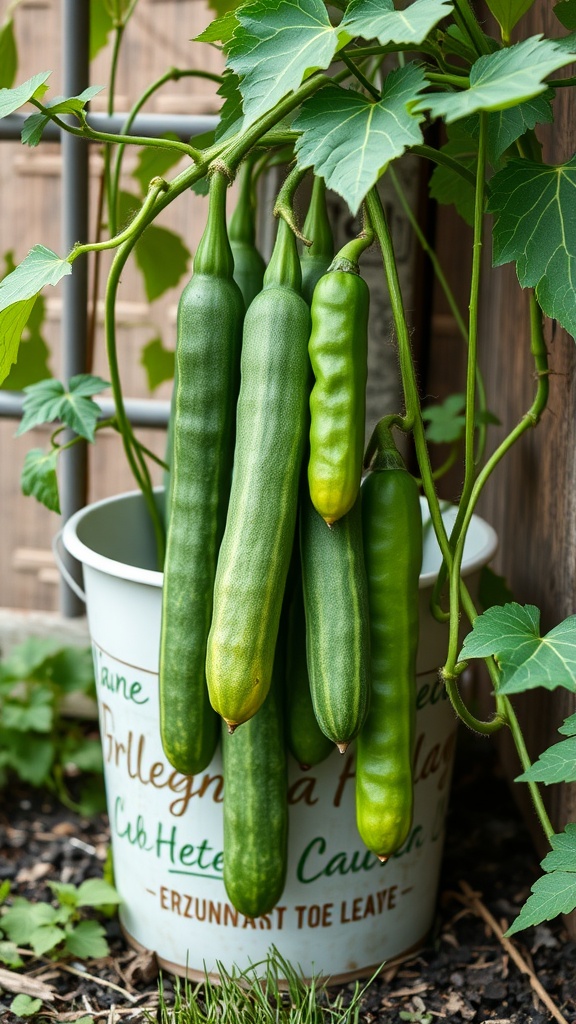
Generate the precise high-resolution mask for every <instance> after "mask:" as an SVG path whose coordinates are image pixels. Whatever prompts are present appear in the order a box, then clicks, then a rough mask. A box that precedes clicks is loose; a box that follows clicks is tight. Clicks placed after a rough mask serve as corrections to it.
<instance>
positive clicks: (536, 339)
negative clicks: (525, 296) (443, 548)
mask: <svg viewBox="0 0 576 1024" xmlns="http://www.w3.org/2000/svg"><path fill="white" fill-rule="evenodd" d="M530 326H531V341H530V348H531V352H532V355H533V356H534V361H535V364H536V376H537V379H538V385H537V389H536V395H535V397H534V401H533V403H532V405H531V406H530V409H529V410H528V412H527V413H525V415H524V416H523V417H522V419H521V420H520V422H519V423H517V424H516V426H515V427H514V429H513V430H511V431H510V433H509V434H508V436H507V437H505V438H504V440H503V441H502V443H501V444H500V445H499V446H498V448H496V450H495V451H494V452H493V454H492V455H491V457H490V458H489V459H488V461H487V462H486V465H485V466H484V467H483V468H482V470H481V471H480V473H479V474H478V477H477V478H476V481H475V483H474V486H473V488H472V491H471V493H470V498H469V500H468V503H467V506H466V512H465V515H464V519H463V523H462V529H461V531H460V535H459V537H458V540H457V543H456V547H455V550H454V560H455V561H457V560H459V561H460V562H461V561H462V554H463V551H464V541H465V539H466V532H467V530H468V527H469V525H470V520H471V518H472V515H473V513H474V509H475V508H476V505H477V503H478V500H479V498H480V495H481V493H482V489H483V487H484V485H485V484H486V482H487V480H488V478H489V477H490V475H491V474H492V473H493V472H494V470H495V469H496V466H497V465H498V463H499V462H500V461H501V460H502V459H503V458H504V456H505V455H506V454H507V452H509V451H510V449H511V448H512V447H513V445H514V444H516V442H517V441H518V440H519V439H520V438H521V437H522V435H523V434H525V433H526V431H527V430H530V429H531V428H532V427H535V426H536V425H537V424H538V423H539V422H540V419H541V417H542V413H543V412H544V409H545V408H546V405H547V403H548V395H549V391H550V382H549V375H550V370H549V368H548V352H547V350H546V343H545V341H544V334H543V329H542V311H541V309H540V306H539V305H538V302H537V301H536V298H535V296H534V293H531V295H530Z"/></svg>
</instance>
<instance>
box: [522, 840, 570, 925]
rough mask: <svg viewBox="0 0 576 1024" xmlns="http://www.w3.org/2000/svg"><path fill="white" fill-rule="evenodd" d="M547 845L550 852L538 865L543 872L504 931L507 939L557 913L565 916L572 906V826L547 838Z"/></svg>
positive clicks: (549, 918)
mask: <svg viewBox="0 0 576 1024" xmlns="http://www.w3.org/2000/svg"><path fill="white" fill-rule="evenodd" d="M550 845H551V846H552V851H551V852H550V853H548V854H547V855H546V857H545V858H544V860H543V861H542V864H541V867H542V868H544V871H546V872H547V873H546V874H544V875H541V876H540V878H538V879H536V881H535V882H534V885H533V886H532V895H531V896H529V897H528V899H527V901H526V903H525V904H524V906H523V907H522V910H521V911H520V913H519V915H518V917H517V918H516V920H515V921H514V922H513V923H512V925H511V926H510V928H509V929H508V931H507V932H506V935H507V936H509V935H514V934H515V932H519V931H521V930H522V929H523V928H529V927H530V926H531V925H535V924H540V923H541V922H542V921H550V920H552V918H554V917H557V916H558V914H569V913H570V912H571V911H572V910H574V908H575V907H576V824H569V825H567V826H566V829H565V831H564V832H561V833H559V834H557V835H553V836H551V837H550Z"/></svg>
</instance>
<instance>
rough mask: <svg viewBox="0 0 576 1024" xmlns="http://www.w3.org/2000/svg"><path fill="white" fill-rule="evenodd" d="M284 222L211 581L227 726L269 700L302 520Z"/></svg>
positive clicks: (212, 648) (217, 699) (247, 348)
mask: <svg viewBox="0 0 576 1024" xmlns="http://www.w3.org/2000/svg"><path fill="white" fill-rule="evenodd" d="M300 280H301V277H300V264H299V262H298V252H297V248H296V242H295V239H294V236H293V234H292V232H291V231H290V228H289V227H288V226H287V225H286V224H285V223H284V221H280V224H279V227H278V235H277V239H276V244H275V247H274V252H273V255H272V259H271V262H270V265H269V267H268V269H267V271H266V275H265V278H264V289H263V291H261V292H260V294H259V295H257V296H256V298H255V299H254V301H253V302H252V304H251V306H250V308H249V309H248V311H247V313H246V319H245V322H244V335H243V344H242V362H241V385H240V395H239V398H238V410H237V431H236V448H235V453H234V472H233V478H232V489H231V494H230V504H229V508H228V516H227V520H226V529H225V531H224V537H223V539H222V545H221V548H220V554H219V556H218V568H217V572H216V580H215V584H214V609H213V615H212V625H211V628H210V635H209V638H208V648H207V657H206V675H207V680H208V687H209V692H210V700H211V702H212V706H213V707H214V708H215V709H216V711H217V712H218V713H219V714H220V715H221V716H222V718H224V719H225V721H226V722H228V724H229V725H230V726H232V727H233V726H235V725H238V724H240V723H241V722H245V721H247V720H248V719H249V718H250V717H251V716H252V715H254V714H255V713H256V711H257V710H258V708H259V707H260V706H261V705H262V703H263V702H264V699H265V697H266V694H267V693H268V689H269V687H270V680H271V677H272V667H273V662H274V650H275V646H276V637H277V634H278V625H279V622H280V612H281V608H282V600H283V597H284V588H285V583H286V576H287V572H288V566H289V563H290V556H291V551H292V544H293V539H294V530H295V522H296V511H297V504H298V485H299V478H300V469H301V464H302V455H303V451H304V445H305V441H306V427H307V402H308V384H309V362H308V335H309V331H310V313H309V310H308V306H307V305H306V303H305V302H304V299H303V298H302V296H301V295H300V294H299V292H298V290H297V289H298V288H299V285H300Z"/></svg>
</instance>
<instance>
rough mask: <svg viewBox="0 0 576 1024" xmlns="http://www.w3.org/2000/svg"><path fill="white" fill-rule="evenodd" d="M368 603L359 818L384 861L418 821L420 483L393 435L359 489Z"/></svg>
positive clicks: (358, 759) (358, 750)
mask: <svg viewBox="0 0 576 1024" xmlns="http://www.w3.org/2000/svg"><path fill="white" fill-rule="evenodd" d="M361 495H362V520H363V533H364V551H365V559H366V570H367V575H368V594H369V602H370V635H371V663H372V689H371V699H370V710H369V712H368V715H367V718H366V721H365V723H364V725H363V727H362V729H361V731H360V735H359V736H358V739H357V744H356V817H357V824H358V831H359V832H360V835H361V837H362V839H363V841H364V842H365V843H366V845H367V846H368V848H369V849H370V850H372V851H373V852H374V853H375V854H376V855H377V856H378V857H380V858H381V859H385V858H387V857H389V856H390V855H391V854H392V853H394V851H395V850H397V849H398V848H399V847H400V846H401V845H402V843H403V842H404V840H405V839H406V836H407V835H408V833H409V831H410V826H411V822H412V811H413V781H412V767H413V766H412V758H413V742H414V729H415V715H416V652H417V646H418V578H419V574H420V569H421V564H422V517H421V512H420V503H419V499H418V486H417V484H416V481H415V480H414V478H413V477H412V476H411V475H410V473H408V472H407V471H406V469H405V468H404V464H403V462H402V459H401V457H400V455H399V453H398V452H397V451H396V449H395V447H394V444H393V442H392V439H391V438H390V439H389V443H388V444H387V446H386V447H385V448H384V449H381V450H380V452H379V454H378V455H377V457H376V461H375V464H374V470H373V472H371V473H369V475H368V476H367V477H366V479H365V481H364V483H363V484H362V488H361Z"/></svg>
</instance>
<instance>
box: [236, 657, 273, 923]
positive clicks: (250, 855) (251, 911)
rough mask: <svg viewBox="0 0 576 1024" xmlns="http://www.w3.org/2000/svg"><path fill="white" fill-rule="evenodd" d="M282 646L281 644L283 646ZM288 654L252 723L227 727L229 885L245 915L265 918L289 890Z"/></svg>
mask: <svg viewBox="0 0 576 1024" xmlns="http://www.w3.org/2000/svg"><path fill="white" fill-rule="evenodd" d="M279 646H280V648H281V645H279ZM283 672H284V658H283V653H281V652H280V651H279V652H277V656H276V659H275V664H274V673H273V679H272V684H271V686H270V690H269V691H268V696H267V697H266V700H265V701H264V704H263V705H262V707H261V708H260V709H259V711H258V712H257V713H256V714H255V715H253V717H252V718H251V719H250V721H249V722H246V723H245V724H244V725H241V726H240V728H239V729H236V730H235V731H234V733H233V734H231V733H230V732H229V731H228V729H227V728H226V727H225V726H224V727H223V735H222V752H223V758H224V885H225V887H226V892H227V893H228V897H229V899H230V901H231V902H232V904H233V905H234V906H235V907H236V909H237V910H239V911H240V913H241V914H245V915H246V917H258V916H259V915H261V914H266V913H268V911H270V910H271V909H272V907H273V906H274V905H275V904H276V903H277V902H278V900H279V899H280V897H281V895H282V891H283V889H284V882H285V879H286V865H287V858H288V796H287V791H288V771H287V757H286V744H285V738H284V723H283V715H282V694H281V676H282V674H283Z"/></svg>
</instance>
